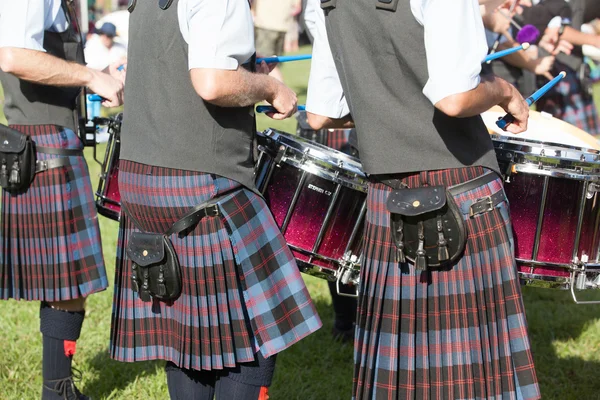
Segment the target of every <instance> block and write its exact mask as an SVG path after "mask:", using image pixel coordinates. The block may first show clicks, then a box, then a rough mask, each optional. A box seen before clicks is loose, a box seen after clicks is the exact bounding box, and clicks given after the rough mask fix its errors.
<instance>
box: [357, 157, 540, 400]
mask: <svg viewBox="0 0 600 400" xmlns="http://www.w3.org/2000/svg"><path fill="white" fill-rule="evenodd" d="M483 172H484V170H483V169H482V168H480V167H477V168H475V167H472V168H462V169H454V170H442V171H434V172H429V173H427V176H428V177H427V180H428V182H429V184H430V185H446V186H451V185H455V184H457V183H461V182H464V181H467V180H470V179H473V178H475V177H477V176H479V175H481V174H482V173H483ZM487 173H491V172H489V171H488V172H487ZM404 181H405V183H407V184H408V185H409V187H417V186H419V185H420V184H419V182H420V178H419V174H416V175H412V176H410V177H408V178H405V179H404ZM499 190H503V187H502V181H501V180H500V179H499V178H498V179H496V180H494V181H492V182H491V183H489V184H487V185H483V186H481V187H479V188H476V189H473V190H471V191H468V192H465V193H462V194H460V195H459V196H456V197H455V198H456V201H457V204H458V205H459V207H460V208H461V209H462V211H463V213H465V214H468V209H469V206H470V205H471V204H472V203H473V201H474V200H476V199H478V198H481V197H484V196H489V195H491V194H493V193H496V192H497V191H499ZM390 191H391V189H390V188H389V187H388V186H385V185H383V184H381V183H370V184H369V189H368V199H367V207H368V208H367V216H366V228H365V253H364V254H365V261H364V262H363V264H362V268H361V285H360V288H359V290H360V294H359V296H360V297H359V306H358V316H357V326H356V341H355V369H354V398H356V399H365V400H366V399H386V400H393V399H419V400H421V399H444V400H446V399H537V398H539V397H540V393H539V388H538V385H537V379H536V375H535V369H534V366H533V359H532V355H531V351H530V346H529V340H528V337H527V326H526V321H525V310H524V308H523V302H522V299H521V292H520V286H519V279H518V277H517V270H516V264H515V260H514V255H513V250H512V248H513V247H512V245H513V243H512V234H511V226H510V220H509V215H508V214H509V212H508V205H507V204H506V202H504V203H500V204H499V205H498V206H497V207H496V208H495V209H494V210H492V211H491V212H488V213H485V214H482V215H478V216H475V217H473V218H468V217H467V216H465V221H466V222H465V223H466V229H467V236H468V241H467V246H466V251H465V254H464V256H463V257H462V258H461V259H460V260H459V262H458V263H457V264H455V265H453V266H452V267H448V268H444V269H433V268H431V269H430V270H429V271H428V272H425V273H423V274H421V273H416V272H415V269H414V266H413V265H409V264H398V263H397V262H396V261H395V257H396V246H395V244H394V242H393V239H392V237H391V231H390V213H389V212H388V211H387V208H386V201H387V197H388V194H389V193H390Z"/></svg>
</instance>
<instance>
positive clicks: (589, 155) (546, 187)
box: [482, 109, 600, 289]
mask: <svg viewBox="0 0 600 400" xmlns="http://www.w3.org/2000/svg"><path fill="white" fill-rule="evenodd" d="M504 114H505V112H504V111H502V110H499V109H492V110H490V111H488V112H486V113H484V114H483V115H482V116H483V118H484V121H485V123H486V125H487V126H488V129H490V130H491V131H492V132H491V135H492V140H493V142H494V148H495V150H496V156H497V158H498V162H499V164H500V168H501V170H502V171H503V173H504V174H505V177H506V184H505V185H504V186H505V191H506V194H507V197H508V200H509V202H510V212H511V220H512V224H513V230H514V234H515V235H514V236H515V255H516V258H517V264H518V269H519V274H520V276H521V278H522V279H523V281H524V282H525V283H529V284H536V285H537V286H543V287H557V288H564V289H568V288H571V287H573V286H575V288H576V289H586V288H596V287H598V284H600V277H599V273H600V246H599V243H600V235H599V232H598V226H599V223H600V195H598V190H599V188H600V151H599V150H598V144H597V141H596V139H594V138H593V137H592V136H590V135H588V134H586V133H585V132H583V131H581V130H579V129H578V128H575V127H574V126H572V125H570V124H567V123H565V122H563V121H559V120H557V119H555V118H552V117H550V116H544V115H542V114H540V113H537V112H534V111H532V112H531V114H530V115H531V117H530V120H529V122H528V124H529V125H528V130H527V131H526V132H524V133H522V134H519V135H513V134H510V133H507V132H503V131H501V130H499V129H498V128H497V127H496V125H495V121H496V120H497V119H498V117H501V116H503V115H504Z"/></svg>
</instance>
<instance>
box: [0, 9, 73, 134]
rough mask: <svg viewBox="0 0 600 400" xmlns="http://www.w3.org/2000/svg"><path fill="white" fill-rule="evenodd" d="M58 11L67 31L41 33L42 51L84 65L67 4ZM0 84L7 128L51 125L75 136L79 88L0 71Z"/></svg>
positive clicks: (71, 14) (71, 15)
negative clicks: (64, 21) (29, 79)
mask: <svg viewBox="0 0 600 400" xmlns="http://www.w3.org/2000/svg"><path fill="white" fill-rule="evenodd" d="M62 7H63V11H64V12H65V15H66V17H67V21H69V27H68V29H67V30H66V31H65V32H61V33H58V32H50V31H45V32H44V49H45V50H46V52H47V53H48V54H51V55H53V56H55V57H58V58H61V59H63V60H67V61H74V62H77V63H80V64H83V65H85V61H84V57H83V45H82V42H81V34H80V32H79V29H78V25H77V21H76V20H75V19H74V13H69V10H68V7H69V6H67V0H63V1H62ZM72 17H73V18H72ZM0 83H2V87H3V89H4V97H5V99H4V101H5V104H4V114H5V115H6V119H7V120H8V123H9V124H10V125H45V124H51V125H60V126H63V127H65V128H69V129H71V130H73V131H75V132H77V130H76V126H77V113H76V111H75V109H76V103H77V98H78V95H79V93H80V92H81V88H79V87H55V86H45V85H40V84H37V83H31V82H27V81H24V80H21V79H19V78H17V77H15V76H14V75H11V74H8V73H5V72H1V71H0Z"/></svg>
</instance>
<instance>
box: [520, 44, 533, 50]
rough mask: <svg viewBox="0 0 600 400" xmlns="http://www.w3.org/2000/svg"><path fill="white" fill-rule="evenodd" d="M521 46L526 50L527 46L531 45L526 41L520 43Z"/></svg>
mask: <svg viewBox="0 0 600 400" xmlns="http://www.w3.org/2000/svg"><path fill="white" fill-rule="evenodd" d="M521 46H522V47H523V50H527V49H528V48H529V47H531V45H530V44H529V43H527V42H525V43H523V44H521Z"/></svg>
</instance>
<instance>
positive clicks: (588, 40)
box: [560, 26, 600, 47]
mask: <svg viewBox="0 0 600 400" xmlns="http://www.w3.org/2000/svg"><path fill="white" fill-rule="evenodd" d="M560 38H561V39H564V40H566V41H567V42H570V43H572V44H574V45H576V46H583V45H584V44H589V45H592V46H596V47H600V36H598V35H592V34H589V33H583V32H581V31H578V30H577V29H573V28H571V27H570V26H567V27H565V30H564V32H563V34H562V35H561V37H560Z"/></svg>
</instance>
